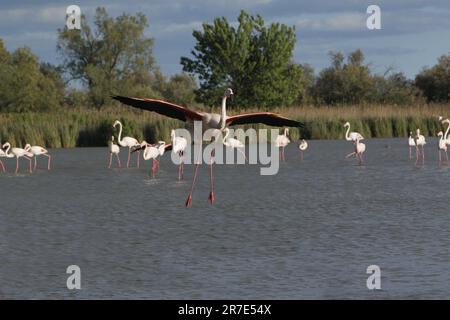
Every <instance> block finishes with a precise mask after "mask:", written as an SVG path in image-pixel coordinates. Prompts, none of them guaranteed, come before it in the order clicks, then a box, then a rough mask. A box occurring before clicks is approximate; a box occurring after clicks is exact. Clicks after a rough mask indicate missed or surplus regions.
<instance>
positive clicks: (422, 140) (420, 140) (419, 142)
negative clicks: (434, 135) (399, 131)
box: [414, 129, 427, 163]
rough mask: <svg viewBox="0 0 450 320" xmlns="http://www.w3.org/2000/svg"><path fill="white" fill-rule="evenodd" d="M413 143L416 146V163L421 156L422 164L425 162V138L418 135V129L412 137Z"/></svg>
mask: <svg viewBox="0 0 450 320" xmlns="http://www.w3.org/2000/svg"><path fill="white" fill-rule="evenodd" d="M414 142H415V145H416V163H417V162H418V161H419V156H420V154H422V162H425V151H424V146H425V144H426V143H427V142H426V141H425V136H423V135H421V134H420V129H417V130H416V135H415V136H414ZM420 147H422V151H421V150H420Z"/></svg>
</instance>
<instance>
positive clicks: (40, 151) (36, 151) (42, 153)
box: [25, 144, 52, 170]
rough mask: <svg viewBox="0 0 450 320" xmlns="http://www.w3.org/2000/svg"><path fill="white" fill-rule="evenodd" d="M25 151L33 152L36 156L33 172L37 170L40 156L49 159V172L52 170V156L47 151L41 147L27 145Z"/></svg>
mask: <svg viewBox="0 0 450 320" xmlns="http://www.w3.org/2000/svg"><path fill="white" fill-rule="evenodd" d="M25 150H26V151H28V152H31V153H32V154H33V156H34V169H33V170H36V167H37V157H38V156H45V157H47V170H50V163H51V161H52V156H51V155H49V154H48V150H47V149H45V148H43V147H40V146H31V145H30V144H26V145H25Z"/></svg>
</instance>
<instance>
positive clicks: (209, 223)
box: [0, 139, 450, 299]
mask: <svg viewBox="0 0 450 320" xmlns="http://www.w3.org/2000/svg"><path fill="white" fill-rule="evenodd" d="M429 140H430V141H429V143H428V145H427V146H426V147H427V149H426V159H425V165H424V166H416V165H415V164H414V161H411V160H409V159H408V149H407V146H406V141H405V140H404V139H402V140H396V139H389V140H381V139H373V140H366V141H364V142H365V143H366V145H367V151H366V164H365V165H364V166H362V167H358V166H356V160H355V159H347V160H346V159H344V157H345V155H346V154H347V153H348V152H350V151H351V149H352V147H351V144H349V143H348V142H346V141H310V146H309V149H308V150H307V153H306V154H305V158H304V160H303V161H300V158H299V154H298V150H297V149H296V146H295V145H294V144H291V145H290V146H289V147H288V148H287V153H286V159H287V162H286V163H282V164H281V168H280V172H279V173H278V174H277V175H275V176H261V175H259V166H258V165H235V166H233V165H226V166H225V165H222V166H217V167H216V169H215V175H216V190H215V193H216V203H215V204H214V206H211V205H209V203H208V202H207V198H208V188H209V187H208V171H207V168H206V166H203V167H201V169H200V176H199V180H198V187H197V188H196V190H195V193H194V201H193V205H192V207H191V208H189V209H186V208H185V207H184V201H185V199H186V196H187V194H188V192H189V186H190V180H191V178H192V173H193V167H192V166H186V176H185V178H186V180H185V181H184V182H178V181H177V179H176V178H177V169H176V167H175V166H174V165H173V164H172V163H171V161H170V156H168V155H167V156H164V159H163V161H162V162H161V169H160V172H159V173H158V175H157V177H156V178H155V179H152V178H150V177H149V175H148V169H149V166H150V164H149V163H147V162H146V163H144V165H143V167H141V169H136V168H131V169H121V170H116V169H115V170H108V169H106V167H105V165H106V160H107V154H106V153H107V151H106V148H89V149H81V148H80V149H71V150H52V154H53V155H54V162H53V164H54V168H53V170H52V171H50V172H47V171H46V170H44V169H39V170H38V171H37V172H35V173H33V174H32V175H30V174H27V173H23V174H19V175H15V174H12V173H11V170H12V169H14V166H15V163H14V160H7V161H5V163H6V165H7V168H8V169H9V173H7V174H0V197H1V204H0V257H1V262H0V298H25V299H30V298H80V299H87V298H100V299H108V298H149V299H183V298H193V299H196V298H205V299H217V298H223V299H241V298H245V299H249V298H255V299H266V298H267V299H303V298H306V299H309V298H319V299H322V298H324V299H328V298H364V299H373V298H448V297H449V296H450V252H449V250H450V210H449V205H450V201H449V192H448V183H449V178H450V171H449V167H447V166H438V163H437V148H436V147H435V144H436V141H435V140H432V139H429ZM125 160H126V159H125V151H124V150H122V161H123V162H125ZM22 165H23V169H25V161H24V162H23V163H22ZM40 166H41V168H43V167H44V166H45V159H43V160H41V163H40ZM72 264H76V265H79V266H80V268H81V276H82V289H81V290H79V291H75V292H74V291H69V290H68V289H67V287H66V279H67V276H68V275H67V274H66V268H67V266H69V265H72ZM372 264H376V265H379V266H380V268H381V273H382V290H379V291H369V290H368V289H367V288H366V279H367V277H368V275H367V274H366V268H367V267H368V266H369V265H372Z"/></svg>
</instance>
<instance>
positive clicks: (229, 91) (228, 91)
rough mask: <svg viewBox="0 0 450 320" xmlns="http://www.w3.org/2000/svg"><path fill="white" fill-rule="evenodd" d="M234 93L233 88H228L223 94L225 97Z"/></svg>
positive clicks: (229, 96)
mask: <svg viewBox="0 0 450 320" xmlns="http://www.w3.org/2000/svg"><path fill="white" fill-rule="evenodd" d="M233 95H234V93H233V90H232V89H231V88H227V89H226V90H225V93H224V94H223V96H224V98H231V97H232V96H233Z"/></svg>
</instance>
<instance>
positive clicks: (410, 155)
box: [409, 146, 412, 159]
mask: <svg viewBox="0 0 450 320" xmlns="http://www.w3.org/2000/svg"><path fill="white" fill-rule="evenodd" d="M411 157H412V155H411V146H409V159H411Z"/></svg>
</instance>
